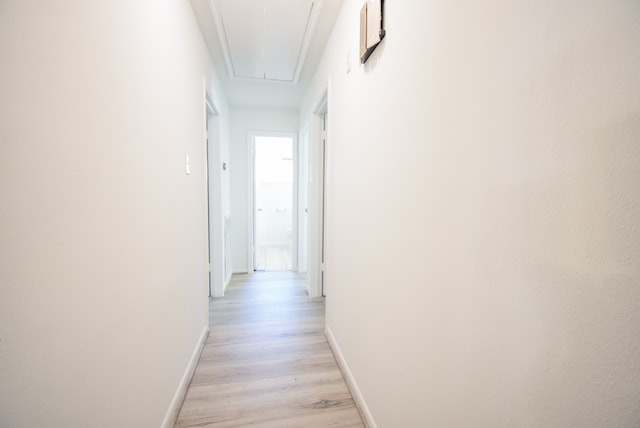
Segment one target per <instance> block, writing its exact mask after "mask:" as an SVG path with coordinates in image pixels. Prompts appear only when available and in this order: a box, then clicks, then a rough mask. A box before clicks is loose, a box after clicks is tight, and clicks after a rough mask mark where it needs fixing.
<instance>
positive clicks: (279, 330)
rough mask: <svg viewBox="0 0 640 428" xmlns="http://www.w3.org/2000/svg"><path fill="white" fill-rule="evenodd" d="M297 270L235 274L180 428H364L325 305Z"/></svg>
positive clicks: (217, 303)
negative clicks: (332, 341)
mask: <svg viewBox="0 0 640 428" xmlns="http://www.w3.org/2000/svg"><path fill="white" fill-rule="evenodd" d="M303 278H304V277H302V276H300V275H299V274H296V273H293V272H277V273H266V272H261V273H257V274H253V275H236V276H234V278H233V279H232V283H231V284H230V285H229V288H228V290H227V293H226V295H225V297H223V298H217V299H213V300H212V301H211V303H210V306H209V312H210V325H211V334H210V336H209V338H208V339H207V342H206V344H205V348H204V350H203V353H202V356H201V358H200V362H199V363H198V367H197V369H196V372H195V374H194V377H193V380H192V383H191V386H190V387H189V390H188V392H187V396H186V399H185V402H184V404H183V406H182V410H181V411H180V415H179V417H178V421H177V423H176V427H196V426H197V427H238V426H256V427H285V426H286V427H328V426H332V427H362V426H363V424H362V421H361V419H360V416H359V414H358V410H357V409H356V407H355V405H354V402H353V399H352V397H351V395H350V393H349V390H348V388H347V386H346V383H345V381H344V379H343V377H342V374H341V372H340V370H339V369H338V366H337V364H336V361H335V359H334V357H333V354H332V352H331V349H330V348H329V345H328V344H327V340H326V338H325V336H324V331H323V330H324V304H323V302H322V301H319V300H315V301H312V300H309V298H308V297H307V295H306V292H305V289H304V279H303Z"/></svg>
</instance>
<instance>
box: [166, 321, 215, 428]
mask: <svg viewBox="0 0 640 428" xmlns="http://www.w3.org/2000/svg"><path fill="white" fill-rule="evenodd" d="M208 336H209V326H208V325H206V326H205V327H204V329H203V330H202V333H201V334H200V338H199V339H198V343H196V347H195V349H194V350H193V354H192V355H191V359H190V360H189V364H188V365H187V368H186V370H185V372H184V375H183V376H182V380H180V383H179V384H178V389H177V390H176V393H175V395H174V396H173V400H171V405H170V406H169V410H168V411H167V414H166V416H165V417H164V421H163V422H162V425H161V428H173V426H174V425H175V424H176V420H177V419H178V414H179V413H180V409H181V408H182V403H183V402H184V398H185V396H186V395H187V390H188V389H189V384H190V383H191V378H192V377H193V373H194V372H195V371H196V366H197V365H198V360H199V359H200V354H202V350H203V349H204V343H205V341H206V340H207V337H208Z"/></svg>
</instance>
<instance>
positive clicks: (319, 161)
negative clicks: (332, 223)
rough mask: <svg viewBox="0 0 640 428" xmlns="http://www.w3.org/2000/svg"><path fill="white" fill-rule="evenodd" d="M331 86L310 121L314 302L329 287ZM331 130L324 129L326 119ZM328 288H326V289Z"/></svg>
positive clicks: (310, 262)
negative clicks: (328, 232)
mask: <svg viewBox="0 0 640 428" xmlns="http://www.w3.org/2000/svg"><path fill="white" fill-rule="evenodd" d="M329 95H330V92H329V85H328V86H327V90H326V91H325V92H324V93H323V94H322V95H321V96H320V97H319V99H318V102H317V103H316V108H315V109H313V112H312V114H311V115H310V119H309V164H310V165H309V235H308V236H309V250H308V252H307V253H308V255H309V260H308V263H307V265H308V268H309V269H308V272H309V273H308V281H309V282H308V293H309V297H311V298H318V297H324V296H325V295H326V292H325V291H326V283H327V263H326V244H327V239H326V237H327V220H326V218H327V215H326V213H327V212H328V209H327V206H328V198H327V187H328V186H327V184H328V181H327V179H328V173H327V171H328V165H329V156H328V154H329V148H328V147H329V144H328V142H329V141H330V139H331V117H330V111H331V109H330V105H329V101H330V98H329ZM325 115H326V117H327V126H326V129H324V125H323V124H324V116H325ZM323 285H324V286H323Z"/></svg>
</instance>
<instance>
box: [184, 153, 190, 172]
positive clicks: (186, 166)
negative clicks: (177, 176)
mask: <svg viewBox="0 0 640 428" xmlns="http://www.w3.org/2000/svg"><path fill="white" fill-rule="evenodd" d="M184 172H185V173H186V174H187V175H189V174H191V161H190V160H189V156H188V155H187V157H186V159H185V171H184Z"/></svg>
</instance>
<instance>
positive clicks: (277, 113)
mask: <svg viewBox="0 0 640 428" xmlns="http://www.w3.org/2000/svg"><path fill="white" fill-rule="evenodd" d="M229 120H230V122H229V138H230V140H229V141H230V143H229V152H230V153H229V155H230V159H231V164H232V166H233V167H232V169H231V181H230V187H231V216H232V223H231V228H232V239H233V240H232V242H231V254H232V262H233V271H234V272H253V267H251V266H249V260H248V252H249V247H248V243H249V214H250V209H251V208H250V206H249V194H248V189H249V187H248V186H249V182H248V179H249V172H250V170H249V154H248V147H249V145H248V138H249V132H252V131H256V132H287V133H296V132H297V130H298V111H297V110H291V109H259V108H241V107H233V108H232V109H231V111H230V119H229Z"/></svg>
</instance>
